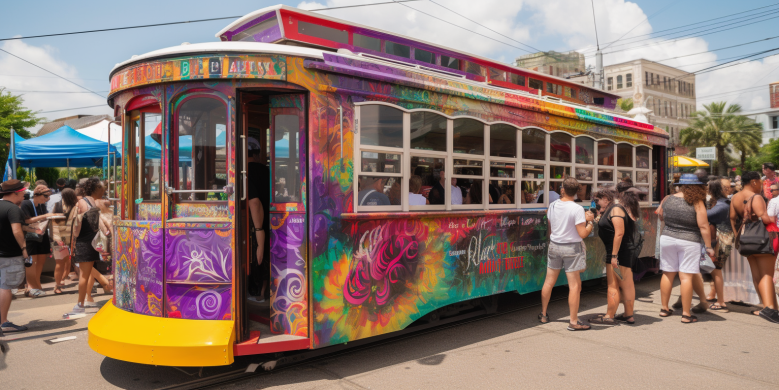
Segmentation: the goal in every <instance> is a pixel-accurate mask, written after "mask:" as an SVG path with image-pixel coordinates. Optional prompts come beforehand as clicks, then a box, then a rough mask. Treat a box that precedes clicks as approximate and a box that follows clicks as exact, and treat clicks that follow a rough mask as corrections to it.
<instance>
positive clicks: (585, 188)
mask: <svg viewBox="0 0 779 390" xmlns="http://www.w3.org/2000/svg"><path fill="white" fill-rule="evenodd" d="M591 198H592V184H587V183H579V191H578V192H576V196H575V197H574V199H575V200H576V201H577V202H589V201H590V200H592V199H591Z"/></svg>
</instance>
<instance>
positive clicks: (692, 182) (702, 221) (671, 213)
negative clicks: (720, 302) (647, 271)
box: [658, 173, 715, 324]
mask: <svg viewBox="0 0 779 390" xmlns="http://www.w3.org/2000/svg"><path fill="white" fill-rule="evenodd" d="M678 185H679V187H680V191H679V192H678V193H676V194H674V195H671V196H668V197H667V198H666V199H664V200H663V203H661V204H660V208H659V209H658V216H659V217H660V219H661V220H663V222H665V227H664V228H663V231H662V234H661V236H660V269H661V270H662V271H663V277H662V279H661V282H660V299H661V303H662V309H661V310H660V316H661V317H668V316H670V315H671V314H673V310H671V308H669V307H668V302H669V300H670V299H671V290H672V289H673V283H674V279H676V275H677V274H678V275H679V279H680V280H681V295H682V323H684V324H691V323H695V322H698V317H696V316H694V315H691V306H692V290H693V279H694V277H695V275H697V274H700V272H701V270H700V259H701V241H703V243H704V245H705V247H706V254H707V255H708V256H710V257H714V256H715V253H714V249H713V248H712V247H711V235H710V234H709V219H708V216H707V215H706V205H705V203H704V201H705V200H706V184H705V183H703V182H701V181H700V179H698V176H696V175H694V174H692V173H685V174H683V175H682V176H681V177H680V178H679V183H678ZM701 299H705V296H703V297H701Z"/></svg>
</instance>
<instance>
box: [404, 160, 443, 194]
mask: <svg viewBox="0 0 779 390" xmlns="http://www.w3.org/2000/svg"><path fill="white" fill-rule="evenodd" d="M445 162H446V160H445V159H443V158H438V157H424V156H413V157H411V174H412V175H415V176H419V177H421V178H422V187H421V188H420V190H419V194H421V195H422V196H424V197H425V198H426V199H427V200H429V201H430V204H438V205H442V204H444V202H445V199H444V196H445V194H443V193H439V191H440V190H441V189H442V188H444V187H443V185H442V184H441V172H443V169H444V166H445ZM436 184H438V185H436ZM433 188H438V190H436V191H435V192H433V193H432V194H431V191H432V190H433Z"/></svg>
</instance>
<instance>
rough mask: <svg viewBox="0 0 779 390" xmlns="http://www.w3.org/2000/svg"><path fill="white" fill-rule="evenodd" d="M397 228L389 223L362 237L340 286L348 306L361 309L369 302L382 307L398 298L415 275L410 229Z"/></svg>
mask: <svg viewBox="0 0 779 390" xmlns="http://www.w3.org/2000/svg"><path fill="white" fill-rule="evenodd" d="M401 225H402V223H396V222H392V223H390V224H387V225H383V226H379V227H377V228H375V229H373V230H370V231H367V232H365V234H363V236H362V239H361V240H360V246H359V249H358V251H357V253H356V254H355V255H354V259H353V266H352V267H351V268H352V270H351V271H350V272H349V275H348V276H347V280H346V283H345V284H344V289H343V291H344V298H345V299H346V301H347V302H348V303H350V304H352V305H362V304H364V303H366V301H369V303H375V304H376V305H378V306H384V305H386V304H388V303H389V302H390V301H391V300H392V299H393V298H394V297H395V296H397V295H398V294H401V293H402V292H403V291H404V289H405V287H404V286H405V285H406V282H407V281H408V280H409V279H410V278H412V277H413V276H414V275H415V272H416V268H417V264H418V259H417V256H418V255H419V242H418V239H417V237H416V235H415V234H414V229H408V228H407V227H406V226H401ZM374 287H375V288H374ZM371 298H373V299H371Z"/></svg>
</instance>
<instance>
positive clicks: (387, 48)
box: [384, 41, 411, 58]
mask: <svg viewBox="0 0 779 390" xmlns="http://www.w3.org/2000/svg"><path fill="white" fill-rule="evenodd" d="M384 52H385V53H387V54H392V55H393V56H398V57H404V58H411V48H410V47H409V46H406V45H401V44H399V43H395V42H390V41H384Z"/></svg>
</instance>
